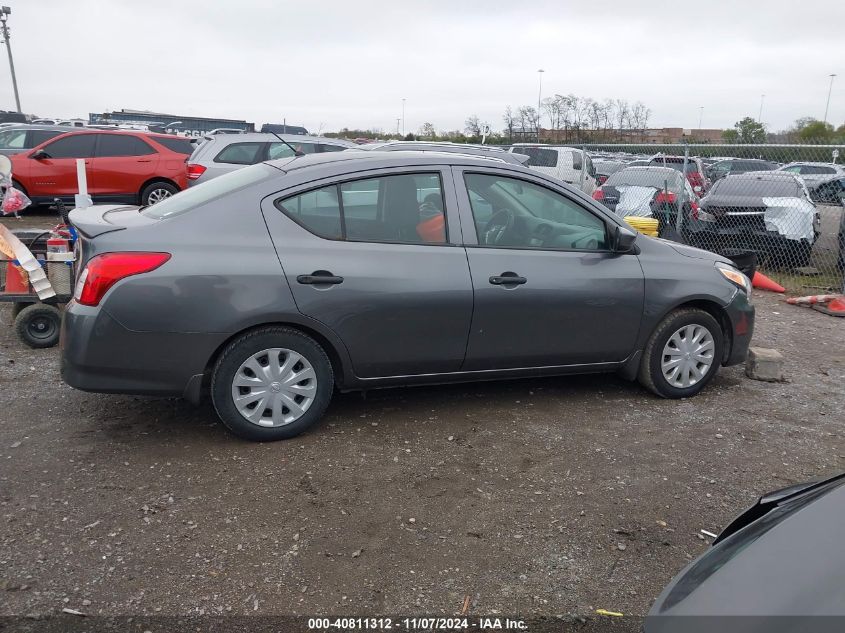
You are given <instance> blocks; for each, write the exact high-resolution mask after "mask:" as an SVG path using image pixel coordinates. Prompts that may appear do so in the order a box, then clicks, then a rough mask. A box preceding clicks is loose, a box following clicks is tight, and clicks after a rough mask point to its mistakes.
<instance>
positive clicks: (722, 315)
mask: <svg viewBox="0 0 845 633" xmlns="http://www.w3.org/2000/svg"><path fill="white" fill-rule="evenodd" d="M681 308H698V309H699V310H704V311H705V312H706V313H707V314H709V315H710V316H712V317H713V318H714V319H716V322H717V323H718V324H719V325H720V326H721V328H722V336H723V337H724V339H725V349H724V352H723V354H724V358H723V359H722V361H723V362H724V361H725V359H727V358H728V356H729V355H730V352H731V348H732V347H733V331H732V330H731V321H730V319H729V318H728V313H727V312H725V309H724V308H723V307H722V306H720V305H719V304H718V303H715V302H713V301H707V300H706V299H696V300H694V301H688V302H687V303H682V304H681V305H679V306H675V307H674V308H673V311H674V310H679V309H681Z"/></svg>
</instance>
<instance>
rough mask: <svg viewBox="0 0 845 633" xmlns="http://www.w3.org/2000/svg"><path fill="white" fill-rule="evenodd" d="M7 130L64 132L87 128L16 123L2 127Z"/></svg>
mask: <svg viewBox="0 0 845 633" xmlns="http://www.w3.org/2000/svg"><path fill="white" fill-rule="evenodd" d="M2 129H3V131H4V132H5V131H7V130H61V131H62V132H70V131H73V130H84V129H85V128H73V127H70V126H67V125H50V124H48V123H16V124H15V125H7V126H6V127H4V128H2Z"/></svg>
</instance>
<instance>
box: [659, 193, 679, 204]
mask: <svg viewBox="0 0 845 633" xmlns="http://www.w3.org/2000/svg"><path fill="white" fill-rule="evenodd" d="M654 201H655V202H656V203H657V204H664V203H665V204H675V194H674V193H672V192H671V191H659V192H658V193H657V196H656V197H655V198H654Z"/></svg>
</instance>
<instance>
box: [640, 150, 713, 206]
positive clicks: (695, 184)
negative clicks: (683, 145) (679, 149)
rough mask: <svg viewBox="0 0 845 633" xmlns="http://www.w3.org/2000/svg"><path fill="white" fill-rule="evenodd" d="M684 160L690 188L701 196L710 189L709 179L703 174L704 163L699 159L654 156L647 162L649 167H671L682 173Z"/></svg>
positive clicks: (693, 157) (692, 157)
mask: <svg viewBox="0 0 845 633" xmlns="http://www.w3.org/2000/svg"><path fill="white" fill-rule="evenodd" d="M684 160H686V176H687V180H689V184H690V187H692V190H693V191H694V192H695V193H697V194H698V195H699V196H703V195H704V192H705V191H707V189H709V188H710V179H708V178H707V176H706V175H705V173H704V163H702V162H701V159H700V158H697V157H695V156H689V157H687V158H686V159H684V157H683V156H662V155H661V156H654V157H653V158H652V159H651V160H650V161H649V162H648V164H649V165H652V166H655V167H671V168H672V169H677V170H678V171H684Z"/></svg>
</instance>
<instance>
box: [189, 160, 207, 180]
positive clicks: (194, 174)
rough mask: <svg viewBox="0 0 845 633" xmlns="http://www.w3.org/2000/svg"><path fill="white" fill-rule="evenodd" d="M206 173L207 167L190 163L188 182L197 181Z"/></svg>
mask: <svg viewBox="0 0 845 633" xmlns="http://www.w3.org/2000/svg"><path fill="white" fill-rule="evenodd" d="M204 173H205V165H197V164H196V163H188V180H196V179H197V178H199V177H200V176H202V175H203V174H204Z"/></svg>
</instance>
